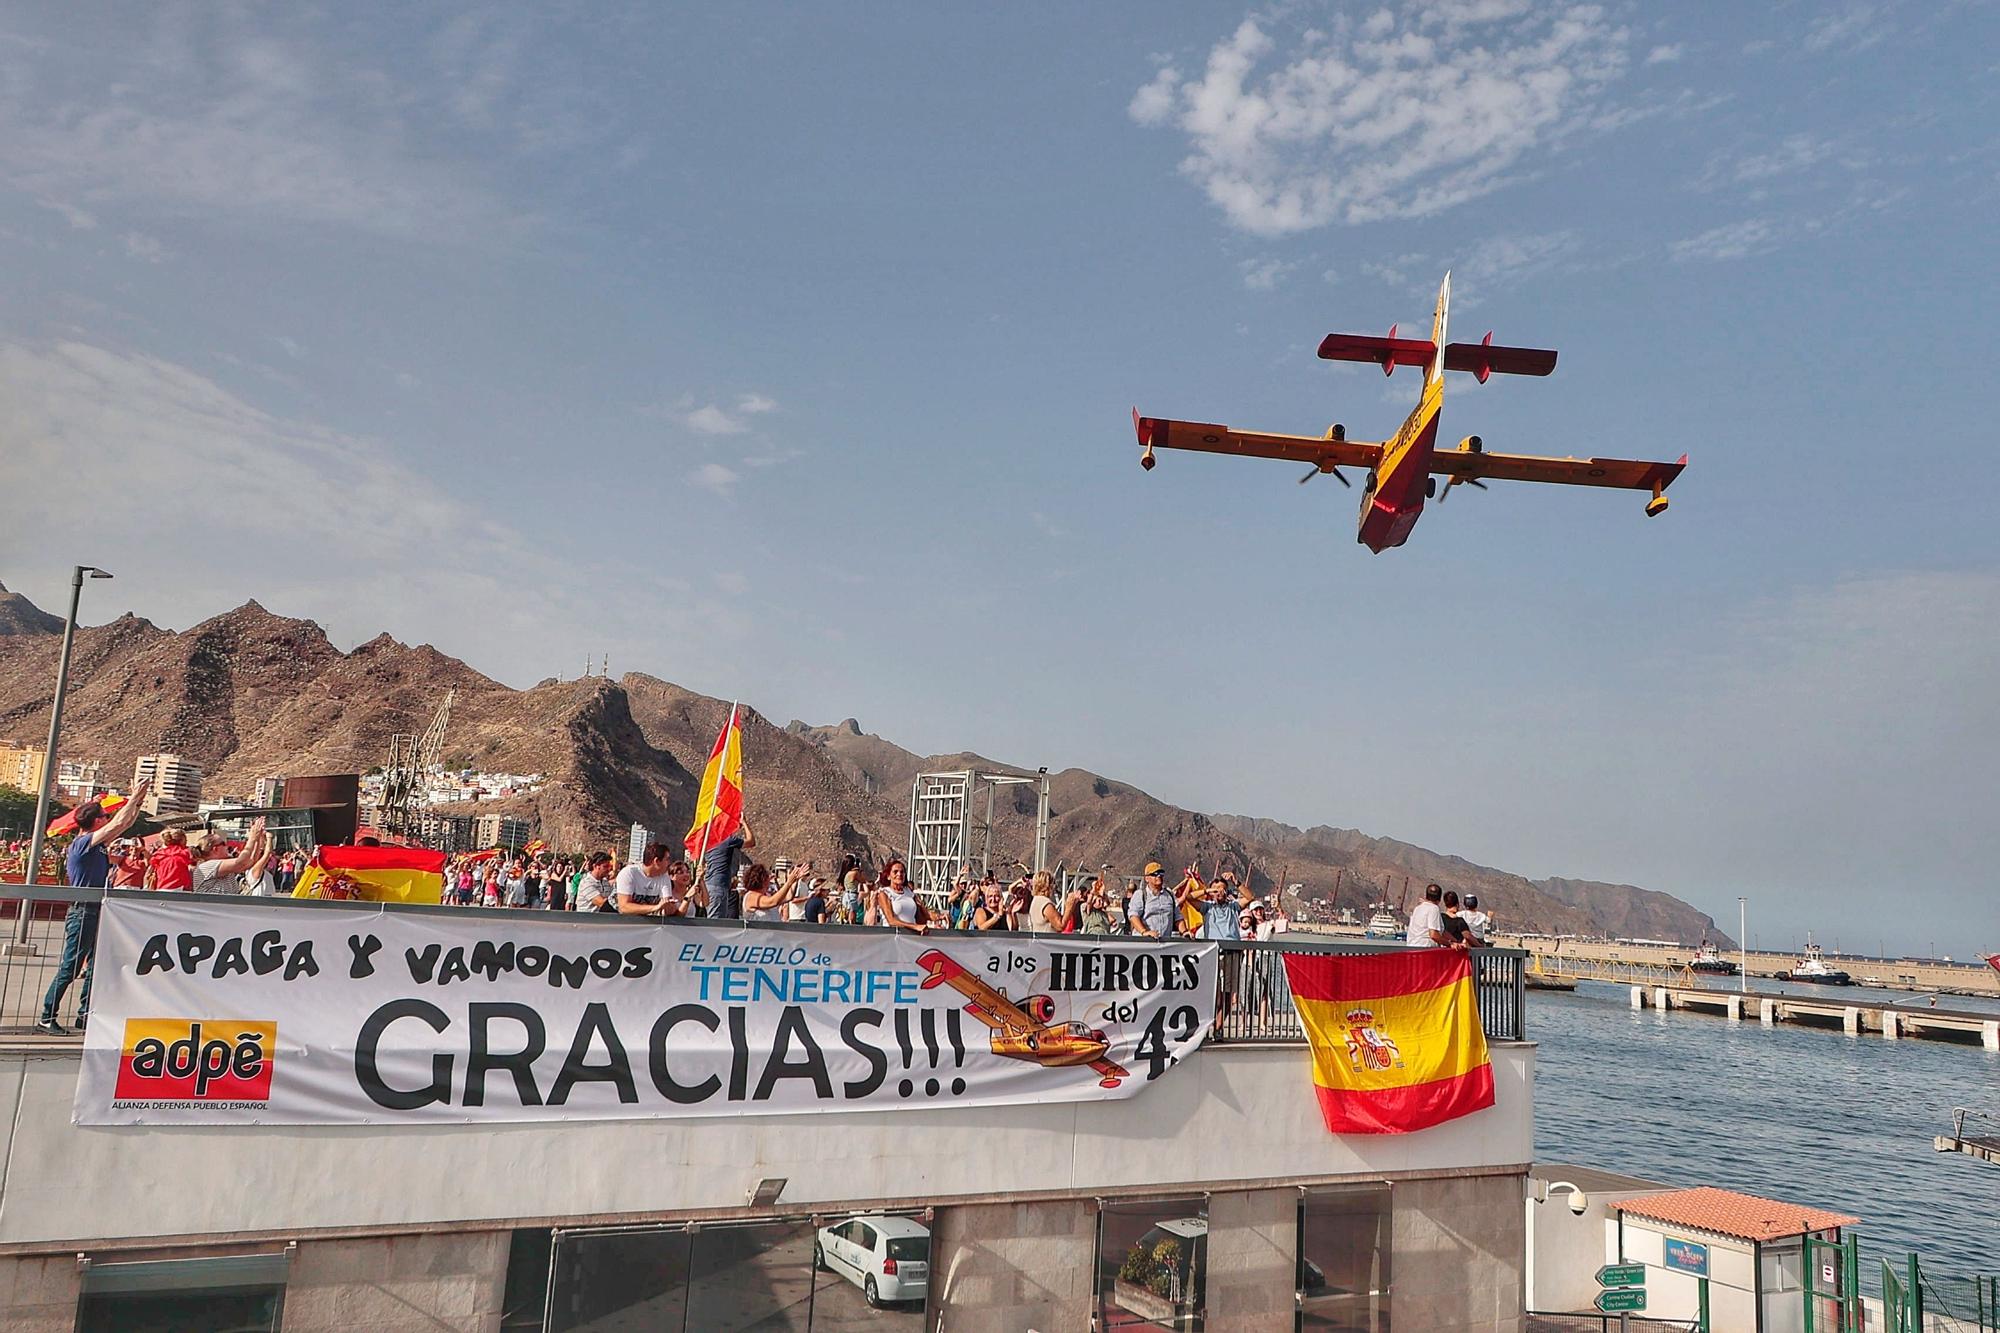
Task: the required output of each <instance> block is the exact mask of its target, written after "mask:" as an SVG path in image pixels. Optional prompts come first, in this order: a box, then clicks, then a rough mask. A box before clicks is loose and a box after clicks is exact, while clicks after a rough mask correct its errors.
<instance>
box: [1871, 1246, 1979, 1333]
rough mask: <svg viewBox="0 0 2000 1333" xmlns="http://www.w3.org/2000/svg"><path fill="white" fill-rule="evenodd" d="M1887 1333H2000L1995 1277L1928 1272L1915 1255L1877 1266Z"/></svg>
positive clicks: (1883, 1262) (1883, 1320)
mask: <svg viewBox="0 0 2000 1333" xmlns="http://www.w3.org/2000/svg"><path fill="white" fill-rule="evenodd" d="M1882 1326H1883V1328H1884V1329H1886V1330H1887V1333H2000V1277H1992V1276H1985V1275H1980V1276H1971V1277H1968V1276H1964V1275H1961V1274H1956V1273H1932V1272H1929V1271H1927V1270H1926V1269H1925V1268H1924V1265H1923V1261H1922V1260H1921V1259H1919V1258H1918V1257H1917V1256H1916V1255H1914V1254H1911V1255H1906V1256H1905V1257H1904V1259H1903V1261H1902V1263H1900V1264H1895V1263H1891V1262H1890V1261H1889V1260H1887V1259H1884V1260H1883V1261H1882Z"/></svg>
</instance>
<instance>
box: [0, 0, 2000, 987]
mask: <svg viewBox="0 0 2000 1333" xmlns="http://www.w3.org/2000/svg"><path fill="white" fill-rule="evenodd" d="M683 8H684V9H686V10H688V11H690V12H656V10H655V9H654V8H653V7H636V8H633V9H631V10H626V11H620V10H616V9H613V8H612V7H610V6H602V5H568V6H544V7H541V9H540V10H538V11H537V12H536V13H534V14H529V13H527V12H526V11H520V10H505V11H490V10H483V9H482V10H471V11H467V12H464V13H461V14H457V15H450V14H448V13H446V12H444V11H440V10H435V9H428V8H427V9H425V10H424V11H423V12H422V13H415V12H411V11H409V10H408V9H406V7H402V6H381V7H370V6H358V5H340V6H323V7H318V8H309V7H285V8H267V7H244V8H242V9H229V8H223V7H216V6H206V5H203V6H191V7H174V6H161V7H159V8H157V9H154V8H148V9H145V10H140V11H135V10H132V9H129V8H126V7H115V6H90V5H73V6H61V7H58V6H42V7H28V8H22V9H17V10H15V11H14V12H13V13H12V15H11V16H10V17H9V18H8V19H7V20H6V21H5V23H4V24H0V493H4V494H6V496H7V497H8V499H9V500H10V503H9V504H8V506H7V508H8V520H7V523H6V525H5V527H4V529H0V579H4V580H5V581H6V582H7V583H8V585H9V586H11V587H14V588H16V589H18V590H21V591H24V592H27V593H29V594H30V595H31V596H34V597H35V598H36V599H37V600H38V601H40V602H41V603H42V604H43V605H45V606H56V605H58V604H59V602H60V599H61V596H62V594H63V591H64V588H63V585H64V582H65V577H64V576H65V571H66V569H67V566H68V565H69V564H71V563H73V562H76V561H79V560H82V561H87V562H95V563H100V564H103V565H104V566H106V567H108V568H111V569H113V570H115V571H116V572H117V573H118V575H119V578H118V581H117V582H116V583H113V584H109V585H98V586H97V587H94V588H93V589H92V590H91V603H92V605H91V612H92V615H90V616H87V618H106V617H108V616H109V615H110V614H112V613H113V612H115V611H121V610H124V609H126V608H128V607H130V608H132V609H136V610H138V611H139V612H140V613H142V614H145V615H147V616H149V617H151V618H152V619H154V620H156V621H159V622H160V623H162V624H167V625H171V626H175V627H182V626H185V625H188V624H191V623H193V622H195V621H197V620H199V619H201V618H203V617H204V616H207V615H209V614H212V613H214V612H216V611H218V610H221V609H224V608H226V607H228V606H232V605H235V604H237V603H239V602H241V601H243V600H244V599H246V598H248V597H251V596H255V597H257V598H259V599H260V600H262V601H263V602H264V603H265V604H266V605H269V606H271V607H272V608H273V609H275V610H278V611H281V612H284V613H287V614H294V615H305V616H312V617H314V618H317V619H319V620H320V621H322V622H323V623H324V624H326V625H327V626H328V627H329V630H330V632H331V633H332V634H333V635H334V637H335V640H336V641H337V642H339V643H341V644H342V645H343V646H351V645H352V644H353V643H356V642H359V641H360V640H362V639H364V638H367V637H369V636H371V635H372V634H374V633H375V632H376V631H377V630H379V629H384V628H386V629H387V630H389V631H390V632H391V633H393V634H395V635H396V636H397V637H399V638H402V639H405V640H409V641H412V642H417V641H430V642H434V643H436V644H438V645H439V646H440V647H442V648H444V649H446V650H447V651H450V652H452V653H455V654H457V655H459V656H462V657H464V658H466V659H467V660H468V661H470V662H472V663H473V664H474V665H476V666H478V667H480V668H482V669H484V670H486V671H488V672H490V673H492V674H494V675H496V676H498V677H500V678H502V679H504V680H507V681H509V682H510V683H514V684H529V683H532V682H534V681H535V680H538V679H541V678H544V677H547V676H550V675H556V674H561V675H564V676H569V675H574V674H576V673H577V672H578V671H579V670H580V669H581V667H582V664H583V660H584V657H585V655H586V654H596V653H600V652H608V653H609V654H610V659H611V667H612V670H613V672H614V673H617V672H620V671H624V670H631V669H639V670H646V671H650V672H653V673H655V674H658V675H661V676H664V677H666V678H668V679H672V680H675V681H678V682H681V683H683V684H686V685H689V686H691V687H693V688H697V689H700V690H704V691H707V692H710V693H713V694H718V695H723V696H738V695H740V696H741V697H743V698H745V699H747V700H749V701H750V702H752V703H753V704H755V705H756V706H757V707H758V708H760V709H761V710H763V711H764V712H765V713H766V714H768V715H770V716H772V717H774V718H776V719H778V720H780V721H782V720H785V719H787V718H790V717H793V716H799V717H804V718H807V719H808V720H813V721H831V720H834V719H836V718H838V717H841V716H845V715H849V714H852V715H855V716H858V717H859V718H860V719H861V720H862V722H863V724H864V725H865V726H867V727H868V728H870V729H872V730H877V731H880V732H882V733H884V734H885V735H888V736H890V737H891V738H892V739H895V740H897V741H899V742H901V743H903V744H905V745H908V746H910V747H911V748H913V749H918V750H939V749H956V748H960V747H967V748H973V749H977V750H980V751H982V752H985V753H988V754H991V755H993V756H995V757H997V758H1003V759H1007V760H1010V761H1013V762H1019V763H1028V764H1035V763H1047V764H1050V765H1051V766H1055V767H1062V766H1068V765H1081V766H1085V767H1090V768H1093V769H1096V770H1098V771H1100V772H1104V773H1107V774H1110V775H1113V776H1116V777H1119V778H1122V779H1125V780H1129V781H1133V782H1136V783H1138V784H1139V785H1141V786H1143V787H1146V788H1147V789H1149V790H1151V791H1153V792H1155V793H1156V794H1158V795H1160V796H1163V797H1165V798H1167V799H1170V800H1173V801H1176V802H1179V803H1182V804H1186V805H1190V806H1193V807H1196V808H1200V809H1207V810H1228V811H1238V812H1250V813H1257V814H1264V815H1270V816H1273V817H1277V818H1282V819H1286V820H1289V821H1292V822H1294V823H1300V824H1310V823H1322V822H1324V823H1333V824H1338V825H1343V826H1353V827H1359V828H1362V829H1365V830H1368V831H1370V832H1374V833H1380V834H1388V835H1393V836H1397V837H1402V838H1407V839H1410V840H1412V841H1416V842H1420V843H1424V844H1426V845H1428V846H1432V847H1435V848H1438V849H1441V850H1446V851H1454V852H1458V853H1461V854H1463V855H1466V856H1469V857H1472V858H1474V859H1477V860H1481V861H1485V862H1488V863H1492V864H1498V865H1503V866H1506V867H1508V868H1510V869H1517V870H1521V871H1523V872H1526V873H1529V874H1537V875H1540V874H1567V875H1576V876H1588V877H1594V878H1605V879H1615V880H1628V881H1632V882H1636V883H1641V884H1645V885H1647V886H1649V887H1656V888H1662V889H1667V890H1670V891H1672V892H1675V893H1678V894H1680V895H1682V896H1684V897H1687V898H1689V899H1691V900H1693V901H1695V902H1697V903H1699V904H1701V905H1703V906H1705V907H1707V908H1709V909H1711V910H1713V911H1714V912H1715V913H1716V914H1717V916H1718V917H1721V918H1725V919H1728V920H1730V921H1732V922H1733V918H1734V915H1735V910H1734V909H1735V903H1734V898H1735V896H1736V895H1737V894H1739V893H1744V894H1748V895H1749V896H1750V899H1751V904H1752V907H1751V911H1752V916H1753V921H1752V927H1751V928H1752V933H1753V934H1754V935H1757V936H1758V937H1759V938H1760V939H1762V940H1764V941H1766V942H1772V943H1775V942H1777V941H1779V940H1790V939H1797V938H1799V937H1800V936H1801V935H1802V934H1803V932H1804V930H1805V929H1806V928H1808V927H1811V928H1813V929H1815V930H1816V931H1817V932H1819V934H1820V936H1821V938H1822V939H1823V940H1831V939H1833V938H1838V940H1839V942H1840V943H1841V944H1843V945H1845V946H1846V947H1849V948H1861V947H1866V948H1869V949H1872V948H1874V947H1875V946H1876V944H1877V943H1878V941H1879V942H1883V943H1886V944H1887V945H1888V946H1889V947H1891V948H1897V947H1915V948H1922V947H1927V946H1928V944H1929V942H1930V941H1931V939H1933V938H1935V939H1936V940H1937V942H1938V946H1939V948H1940V949H1941V950H1946V951H1950V950H1953V949H1956V950H1957V951H1958V952H1960V953H1961V954H1963V953H1967V952H1969V951H1970V950H1971V948H1972V946H1974V945H1982V946H1985V947H1988V948H1992V947H2000V930H1996V929H1995V928H1994V927H1992V926H1991V924H1990V910H1989V905H1990V900H1991V885H1992V883H1993V874H1994V866H1995V865H1996V863H2000V832H1996V829H2000V820H1996V819H1994V818H1993V816H1992V802H1993V797H1994V793H1995V791H1996V790H2000V782H1996V777H2000V775H1996V772H1995V767H1996V765H1995V760H1994V757H1993V755H1994V742H1995V739H1996V737H2000V703H1996V696H1995V693H1994V691H1993V690H1992V688H1991V682H1992V681H1993V679H1994V678H1995V675H1996V668H2000V561H1996V554H1995V553H1996V544H1995V540H1994V533H1995V520H1996V518H2000V512H1997V511H2000V505H1996V502H1995V499H1994V497H1993V493H1992V491H1991V489H1990V488H1988V487H1986V486H1985V485H1984V477H1983V474H1984V472H1985V470H1986V467H1987V465H1988V464H1989V461H1990V460H1989V457H1988V455H1989V453H1990V448H1991V440H1992V429H1991V427H1990V425H1989V424H1988V423H1989V422H1990V421H1991V419H1992V417H1993V414H1994V412H1995V409H1996V406H2000V404H1996V401H1995V400H1996V392H1995V389H1994V387H1993V377H1992V376H1991V373H1990V371H1989V370H1988V366H1989V364H1990V360H1991V349H1992V347H1993V346H1994V345H1995V333H1996V329H1995V319H1994V315H1993V308H1992V280H1991V272H1992V260H1991V238H1992V236H1993V235H1994V232H1995V228H1994V223H1993V218H1994V216H1995V211H1996V203H2000V138H1997V137H1996V134H1995V132H1994V130H1993V128H1992V127H1993V126H1994V124H1995V123H1996V116H1995V110H1996V108H1995V101H1996V92H1995V89H1996V87H2000V81H1996V79H1995V77H1994V76H1995V74H1996V72H2000V70H1996V66H1995V64H1994V55H1993V52H1994V51H1995V50H1996V49H2000V40H1996V39H2000V21H1996V18H2000V16H1997V15H1996V12H1995V9H1994V7H1993V6H1992V5H1990V4H1973V3H1963V4H1947V3H1939V4H1904V5H1895V4H1890V3H1868V2H1863V3H1852V4H1844V5H1843V4H1833V5H1805V4H1789V5H1788V4H1779V5H1773V6H1768V7H1765V6H1739V5H1712V6H1675V7H1672V8H1671V9H1662V8H1661V7H1656V6H1641V5H1637V4H1629V5H1619V4H1607V5H1600V6H1576V7H1563V6H1541V5H1530V4H1528V3H1527V2H1526V0H1438V2H1436V3H1429V4H1423V5H1413V6H1407V7H1396V8H1394V9H1388V10H1383V9H1378V8H1377V7H1376V6H1373V5H1354V6H1332V5H1328V6H1316V5H1305V4H1297V5H1281V6H1277V7H1271V8H1258V9H1251V10H1244V11H1240V12H1239V11H1228V10H1223V9H1219V8H1217V7H1214V6H1196V5H1178V6H1168V5H1159V6H1134V7H1127V8H1123V9H1114V8H1112V7H1094V8H1088V9H1082V10H1062V9H1053V8H1051V9H1043V10H1037V11H1018V10H999V9H994V10H990V11H973V10H969V9H966V8H963V7H936V6H915V5H912V6H906V7H901V8H895V7H889V6H876V7H867V8H861V9H857V8H853V7H801V8H799V9H796V10H794V9H786V8H775V7H766V6H759V5H737V6H728V7H716V8H715V9H714V11H713V12H702V11H701V10H700V9H698V8H697V7H683ZM1446 267H1450V268H1451V269H1452V270H1453V284H1454V293H1455V301H1454V307H1453V308H1454V315H1455V319H1454V325H1453V327H1454V331H1455V332H1457V333H1460V334H1462V335H1469V336H1471V337H1475V338H1476V337H1477V336H1479V335H1480V334H1482V333H1484V332H1485V330H1486V329H1488V328H1492V329H1493V330H1495V339H1496V341H1501V342H1517V343H1524V344H1528V345H1533V346H1551V347H1556V348H1558V349H1560V350H1561V353H1562V362H1561V366H1560V368H1559V369H1558V371H1557V372H1556V374H1555V376H1554V377H1552V378H1551V379H1548V380H1530V381H1515V382H1502V380H1501V379H1500V378H1498V377H1496V379H1495V380H1494V381H1493V382H1491V383H1489V384H1487V385H1485V386H1477V385H1474V384H1473V383H1471V381H1470V380H1465V381H1464V382H1463V383H1462V384H1461V383H1457V382H1455V383H1454V384H1453V385H1452V386H1451V391H1450V393H1449V394H1448V397H1447V401H1446V406H1445V412H1446V416H1445V423H1444V430H1445V432H1446V434H1447V435H1449V436H1451V437H1452V438H1456V437H1457V436H1458V435H1461V434H1464V433H1467V432H1473V431H1476V432H1478V433H1479V434H1481V435H1482V436H1483V437H1484V438H1485V439H1486V440H1487V441H1488V445H1489V447H1491V448H1497V449H1508V450H1518V451H1526V452H1550V453H1556V454H1571V453H1573V454H1578V455H1588V454H1601V455H1609V456H1622V457H1655V456H1658V457H1673V456H1676V455H1678V454H1680V453H1681V452H1682V451H1684V450H1685V451H1687V452H1689V453H1691V454H1692V455H1693V465H1692V467H1691V468H1690V470H1689V471H1688V472H1687V474H1686V475H1685V476H1684V477H1683V478H1682V479H1681V480H1680V481H1679V482H1678V483H1677V485H1676V486H1675V488H1674V491H1673V499H1674V507H1673V511H1672V512H1671V513H1670V514H1668V515H1667V516H1665V517H1663V518H1661V519H1658V520H1654V521H1647V520H1645V519H1644V518H1642V516H1641V514H1640V500H1641V497H1638V496H1634V495H1627V494H1601V493H1595V492H1587V491H1574V490H1568V489H1563V488H1554V487H1523V486H1512V487H1509V486H1506V485H1504V484H1500V485H1495V486H1494V487H1493V488H1492V489H1491V490H1490V491H1488V492H1485V493H1479V492H1468V491H1461V492H1460V493H1459V494H1458V495H1457V496H1455V497H1454V498H1453V500H1452V502H1451V503H1450V504H1449V505H1447V506H1444V507H1443V508H1442V509H1435V508H1434V509H1433V510H1432V511H1431V512H1429V513H1427V514H1426V515H1425V517H1424V519H1423V522H1422V523H1421V524H1420V526H1419V527H1418V529H1417V531H1416V534H1415V536H1414V537H1413V539H1412V541H1411V543H1410V545H1408V546H1407V547H1405V548H1403V549H1401V550H1398V551H1393V552H1391V553H1389V554H1386V555H1383V556H1379V557H1375V556H1370V555H1368V554H1367V553H1366V551H1365V550H1364V549H1363V548H1361V547H1359V546H1357V545H1356V544H1355V543H1354V540H1353V518H1354V499H1353V493H1352V492H1348V491H1342V490H1340V489H1339V488H1338V487H1337V486H1336V485H1335V484H1333V483H1332V482H1331V481H1330V480H1329V479H1320V480H1317V481H1315V482H1314V483H1313V484H1312V485H1310V486H1306V487H1300V486H1298V485H1295V484H1294V482H1295V480H1296V472H1297V470H1296V469H1293V468H1292V467H1290V466H1289V465H1283V464H1275V463H1255V462H1242V461H1236V460H1227V459H1207V458H1201V457H1195V456H1177V455H1176V456H1166V457H1164V458H1163V460H1162V463H1161V466H1160V467H1159V468H1158V469H1157V470H1156V471H1154V472H1152V473H1151V474H1142V473H1141V472H1140V470H1139V469H1138V467H1137V466H1135V463H1136V448H1135V447H1134V446H1133V444H1132V441H1131V436H1130V424H1129V420H1128V418H1127V412H1128V409H1129V408H1130V407H1131V406H1132V405H1134V404H1137V405H1139V406H1140V407H1141V408H1142V409H1143V410H1145V411H1147V412H1149V413H1153V414H1157V415H1164V416H1179V417H1189V418H1194V419H1197V420H1214V421H1225V422H1229V423H1230V424H1233V425H1239V426H1245V427H1252V428H1261V429H1269V430H1281V431H1301V432H1304V431H1311V432H1317V431H1320V430H1323V429H1324V428H1325V426H1326V425H1327V424H1328V423H1329V422H1331V421H1336V420H1338V421H1341V422H1343V423H1345V424H1346V425H1347V426H1348V428H1349V430H1350V433H1352V434H1353V435H1355V436H1356V437H1358V438H1380V436H1381V435H1382V434H1384V433H1386V432H1388V431H1390V430H1392V429H1393V428H1394V426H1395V424H1396V422H1397V421H1398V420H1399V419H1400V418H1401V416H1402V414H1403V413H1404V412H1405V411H1407V410H1408V407H1409V405H1410V404H1411V402H1412V401H1413V400H1414V395H1415V392H1416V387H1417V385H1416V377H1415V376H1413V375H1412V376H1408V377H1407V378H1406V377H1405V376H1404V375H1399V376H1397V377H1395V378H1393V379H1391V380H1387V381H1385V380H1383V379H1382V378H1381V377H1380V376H1379V375H1378V374H1376V373H1375V372H1374V371H1372V370H1368V369H1367V368H1364V367H1351V366H1333V365H1330V364H1328V363H1323V362H1319V361H1317V360H1316V359H1315V358H1314V356H1313V349H1314V346H1315V345H1316V343H1317V341H1318V339H1319V337H1320V336H1321V335H1322V334H1324V333H1326V332H1328V331H1330V330H1352V331H1364V332H1372V331H1379V330H1385V329H1386V328H1387V326H1388V325H1389V324H1390V323H1391V322H1400V323H1401V324H1402V325H1403V326H1404V327H1406V328H1421V327H1423V326H1425V324H1426V321H1427V319H1428V316H1429V311H1430V303H1431V297H1432V293H1433V291H1434V290H1435V287H1436V285H1437V281H1438V279H1439V277H1440V276H1441V274H1442V273H1443V271H1444V269H1445V268H1446ZM1406 374H1407V372H1406ZM79 458H88V459H91V460H93V462H92V464H91V466H92V469H93V476H92V481H91V483H90V485H89V487H88V489H87V492H85V491H84V489H83V488H80V487H77V486H74V485H71V484H67V483H64V482H62V481H60V480H59V478H60V477H62V476H63V475H65V473H66V472H67V470H68V469H69V468H71V467H73V466H74V464H75V460H77V459H79ZM197 492H198V493H197ZM752 779H753V785H754V774H753V775H752ZM753 800H754V793H753ZM1948 941H1949V942H1948Z"/></svg>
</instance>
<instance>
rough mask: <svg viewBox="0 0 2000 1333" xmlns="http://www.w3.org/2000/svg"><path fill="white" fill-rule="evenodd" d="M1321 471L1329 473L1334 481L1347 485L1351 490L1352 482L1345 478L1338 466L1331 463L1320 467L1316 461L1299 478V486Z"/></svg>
mask: <svg viewBox="0 0 2000 1333" xmlns="http://www.w3.org/2000/svg"><path fill="white" fill-rule="evenodd" d="M1321 472H1328V473H1331V474H1332V475H1333V479H1334V480H1335V481H1337V482H1339V483H1340V484H1341V485H1343V486H1345V487H1347V488H1348V489H1349V490H1352V489H1353V488H1354V483H1353V482H1351V481H1349V480H1348V479H1347V474H1346V473H1344V472H1342V471H1341V470H1340V469H1339V468H1337V467H1334V466H1333V465H1332V464H1328V465H1327V466H1326V467H1324V468H1322V467H1321V466H1320V465H1319V464H1317V463H1315V464H1313V468H1312V471H1310V472H1308V473H1306V474H1305V475H1304V476H1303V477H1300V478H1299V485H1301V486H1303V485H1305V484H1306V483H1307V482H1309V481H1311V480H1312V479H1313V478H1314V477H1316V476H1318V475H1319V474H1320V473H1321Z"/></svg>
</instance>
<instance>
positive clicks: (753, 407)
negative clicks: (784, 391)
mask: <svg viewBox="0 0 2000 1333" xmlns="http://www.w3.org/2000/svg"><path fill="white" fill-rule="evenodd" d="M736 410H737V411H738V412H743V413H747V414H748V415H750V416H759V415H761V414H763V413H765V412H775V411H777V410H778V400H777V399H775V398H766V397H765V396H764V395H763V394H761V393H746V394H744V395H743V396H742V397H741V398H739V399H738V400H737V401H736Z"/></svg>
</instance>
